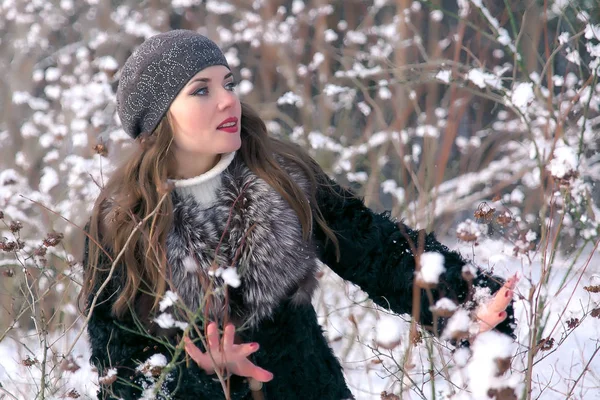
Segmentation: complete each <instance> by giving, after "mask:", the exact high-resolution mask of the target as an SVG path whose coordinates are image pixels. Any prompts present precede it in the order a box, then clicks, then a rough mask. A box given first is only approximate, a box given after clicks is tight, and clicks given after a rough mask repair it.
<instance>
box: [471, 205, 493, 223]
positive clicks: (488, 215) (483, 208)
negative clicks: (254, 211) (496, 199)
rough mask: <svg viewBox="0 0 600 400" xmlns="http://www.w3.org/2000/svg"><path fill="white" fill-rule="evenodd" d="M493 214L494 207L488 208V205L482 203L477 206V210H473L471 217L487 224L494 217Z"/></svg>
mask: <svg viewBox="0 0 600 400" xmlns="http://www.w3.org/2000/svg"><path fill="white" fill-rule="evenodd" d="M495 212H496V209H495V208H494V207H490V206H489V205H488V203H486V202H485V201H484V202H483V203H481V204H479V207H477V210H475V212H474V213H473V215H474V216H475V218H477V219H481V220H483V221H486V222H489V221H491V220H492V218H493V217H494V213H495Z"/></svg>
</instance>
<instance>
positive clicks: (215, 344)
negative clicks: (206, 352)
mask: <svg viewBox="0 0 600 400" xmlns="http://www.w3.org/2000/svg"><path fill="white" fill-rule="evenodd" d="M206 340H207V341H208V347H209V348H210V350H211V351H215V350H218V349H219V329H218V328H217V324H216V323H214V322H211V323H210V324H208V327H207V328H206Z"/></svg>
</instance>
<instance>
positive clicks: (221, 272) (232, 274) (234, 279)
mask: <svg viewBox="0 0 600 400" xmlns="http://www.w3.org/2000/svg"><path fill="white" fill-rule="evenodd" d="M209 275H214V276H216V277H220V278H221V279H223V283H225V284H226V285H228V286H231V287H233V288H237V287H239V286H240V285H241V284H242V281H241V279H240V276H239V275H238V272H237V269H236V268H235V267H227V268H223V267H219V268H217V269H216V270H215V271H209Z"/></svg>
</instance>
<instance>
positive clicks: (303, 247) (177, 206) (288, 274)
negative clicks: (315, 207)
mask: <svg viewBox="0 0 600 400" xmlns="http://www.w3.org/2000/svg"><path fill="white" fill-rule="evenodd" d="M290 173H291V174H292V176H293V178H294V179H295V180H296V182H297V183H298V184H299V185H300V186H301V187H302V188H303V189H304V190H305V191H306V190H308V180H307V179H306V177H303V176H301V175H300V174H298V173H294V172H290ZM217 198H218V199H219V201H218V203H217V204H216V205H215V206H213V207H211V208H209V209H206V210H202V208H201V207H200V206H199V205H198V204H197V203H196V201H195V200H194V197H193V196H191V195H182V194H180V193H174V194H173V206H174V211H173V217H174V223H173V227H172V229H171V231H170V232H169V234H168V236H167V258H168V261H169V265H170V267H171V273H172V276H171V280H172V283H173V289H174V290H175V291H176V292H177V293H178V294H179V296H180V298H181V299H182V301H183V302H184V303H185V304H186V306H187V307H189V308H190V309H191V310H192V311H195V310H197V309H198V307H203V308H204V310H205V311H207V312H208V317H209V318H210V319H211V320H216V321H220V320H222V318H223V316H224V312H225V311H228V312H229V313H230V317H231V318H232V319H233V320H234V321H236V322H238V323H239V322H244V323H245V322H247V323H249V325H250V326H251V327H255V326H257V324H258V322H260V321H261V320H262V319H264V318H269V317H271V316H272V313H273V310H274V309H275V307H276V306H277V305H278V304H280V302H281V301H283V300H285V299H287V298H292V300H293V301H294V302H299V303H306V302H310V298H311V296H312V293H313V291H314V288H315V287H316V283H317V280H316V277H315V274H316V271H317V261H316V257H317V254H316V252H315V249H314V247H313V246H312V245H311V244H310V243H307V242H305V241H304V240H303V238H302V229H301V225H300V223H299V220H298V216H297V215H296V213H295V212H294V210H293V209H291V208H290V206H289V204H288V203H287V202H286V201H285V200H284V199H283V198H282V197H281V196H280V195H279V193H277V192H276V191H275V190H274V189H273V188H271V186H270V185H269V184H267V183H266V182H265V181H264V180H262V179H260V178H258V177H257V176H256V175H255V174H254V173H252V172H251V171H250V170H249V168H248V167H247V166H245V165H244V163H243V162H242V161H241V160H240V159H239V158H237V157H236V159H235V160H234V161H233V162H232V164H231V165H230V166H229V168H228V169H227V170H226V171H224V172H223V174H222V186H221V188H220V189H219V191H218V194H217ZM218 267H221V268H226V267H234V268H236V270H237V272H238V275H239V277H240V280H241V285H240V286H239V287H238V288H231V287H228V288H227V290H228V291H229V304H228V306H227V305H226V301H225V295H224V290H223V281H222V280H221V279H220V278H218V277H215V276H214V273H211V272H210V271H214V270H215V269H216V268H218ZM211 283H212V287H213V288H214V289H213V290H212V291H211V293H212V295H210V296H206V293H207V290H206V289H207V288H208V287H211ZM205 297H206V298H205ZM227 307H228V310H226V308H227Z"/></svg>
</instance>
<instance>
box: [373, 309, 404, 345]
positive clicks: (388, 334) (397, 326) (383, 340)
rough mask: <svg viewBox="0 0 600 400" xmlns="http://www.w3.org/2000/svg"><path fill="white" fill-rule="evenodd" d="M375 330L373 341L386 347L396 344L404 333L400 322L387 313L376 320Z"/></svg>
mask: <svg viewBox="0 0 600 400" xmlns="http://www.w3.org/2000/svg"><path fill="white" fill-rule="evenodd" d="M375 331H376V337H375V342H376V343H377V344H378V345H380V346H382V347H384V348H386V349H390V348H393V347H395V346H397V345H398V344H399V343H400V340H401V338H402V336H403V335H404V329H402V324H401V322H400V321H399V320H398V318H396V317H392V316H389V315H384V316H382V317H381V318H380V319H379V321H377V325H376V326H375Z"/></svg>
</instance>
